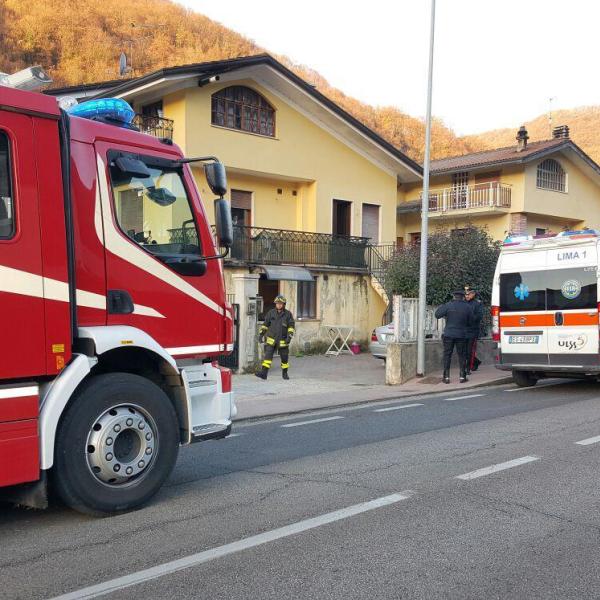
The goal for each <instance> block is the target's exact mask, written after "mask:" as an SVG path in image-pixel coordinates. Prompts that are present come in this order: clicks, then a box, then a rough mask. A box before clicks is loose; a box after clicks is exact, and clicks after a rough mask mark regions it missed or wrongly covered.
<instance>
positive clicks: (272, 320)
mask: <svg viewBox="0 0 600 600" xmlns="http://www.w3.org/2000/svg"><path fill="white" fill-rule="evenodd" d="M286 302H287V300H286V299H285V297H284V296H277V297H276V298H275V308H272V309H271V310H270V311H269V312H268V313H267V314H266V315H265V322H264V323H263V325H262V326H261V328H260V332H259V335H258V341H259V342H260V343H261V344H262V343H263V341H264V342H265V355H264V360H263V362H262V368H261V370H260V371H258V373H256V376H257V377H260V378H261V379H266V378H267V375H268V374H269V369H270V368H271V363H272V361H273V354H275V350H276V349H278V350H279V356H280V358H281V376H282V377H283V378H284V379H289V378H290V377H289V375H288V368H289V363H288V360H289V355H290V342H291V341H292V336H293V335H294V331H295V330H294V317H293V316H292V313H291V312H290V311H289V310H287V309H286V308H285V305H286ZM265 336H266V340H265Z"/></svg>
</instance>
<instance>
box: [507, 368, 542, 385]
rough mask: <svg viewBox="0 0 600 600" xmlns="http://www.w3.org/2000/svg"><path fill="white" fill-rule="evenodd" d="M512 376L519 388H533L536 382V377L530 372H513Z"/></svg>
mask: <svg viewBox="0 0 600 600" xmlns="http://www.w3.org/2000/svg"><path fill="white" fill-rule="evenodd" d="M512 376H513V380H514V382H515V383H516V384H517V385H518V386H519V387H533V386H534V385H535V384H536V383H537V382H538V377H536V375H535V374H534V373H531V372H530V371H513V372H512Z"/></svg>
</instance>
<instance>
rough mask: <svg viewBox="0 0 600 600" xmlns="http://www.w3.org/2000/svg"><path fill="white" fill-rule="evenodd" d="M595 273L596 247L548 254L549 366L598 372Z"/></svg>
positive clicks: (557, 249) (551, 251)
mask: <svg viewBox="0 0 600 600" xmlns="http://www.w3.org/2000/svg"><path fill="white" fill-rule="evenodd" d="M597 271H598V252H597V246H596V244H595V243H594V244H586V245H585V246H583V245H580V246H569V247H564V248H556V249H552V250H549V251H548V263H547V271H546V308H547V311H548V313H549V317H550V322H549V323H548V325H549V327H548V363H549V364H550V365H551V366H558V367H575V368H578V369H584V370H585V369H586V368H587V367H589V368H591V369H592V370H596V369H598V368H600V360H599V355H598V349H599V347H598V292H597V286H598V284H597V277H598V272H597Z"/></svg>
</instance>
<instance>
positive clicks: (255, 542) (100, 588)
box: [52, 492, 412, 600]
mask: <svg viewBox="0 0 600 600" xmlns="http://www.w3.org/2000/svg"><path fill="white" fill-rule="evenodd" d="M411 495H412V492H402V493H399V494H390V495H389V496H382V497H381V498H376V499H375V500H369V501H368V502H361V503H360V504H354V505H353V506H348V507H347V508H342V509H340V510H335V511H333V512H330V513H325V514H324V515H320V516H318V517H313V518H312V519H305V520H303V521H298V522H297V523H292V524H291V525H285V526H284V527H279V528H278V529H272V530H271V531H266V532H265V533H259V534H258V535H253V536H250V537H247V538H244V539H242V540H238V541H236V542H232V543H230V544H225V545H223V546H217V547H216V548H211V549H210V550H205V551H204V552H198V553H196V554H191V555H190V556H186V557H184V558H180V559H178V560H173V561H171V562H167V563H163V564H161V565H156V566H155V567H150V568H149V569H143V570H142V571H136V572H135V573H131V574H130V575H124V576H123V577H117V578H116V579H111V580H109V581H105V582H103V583H99V584H97V585H91V586H89V587H85V588H82V589H79V590H76V591H74V592H70V593H68V594H63V595H62V596H57V597H55V598H53V599H52V600H76V599H77V600H80V599H85V598H98V597H99V596H104V595H106V594H111V593H113V592H116V591H118V590H123V589H125V588H129V587H131V586H134V585H139V584H140V583H144V582H146V581H151V580H153V579H158V578H159V577H164V576H165V575H170V574H172V573H177V572H178V571H182V570H184V569H189V568H191V567H197V566H198V565H201V564H204V563H206V562H209V561H211V560H215V559H217V558H222V557H223V556H228V555H230V554H235V553H236V552H242V551H243V550H247V549H248V548H255V547H256V546H260V545H262V544H266V543H268V542H274V541H275V540H280V539H282V538H286V537H289V536H291V535H296V534H298V533H302V532H304V531H308V530H310V529H315V528H317V527H322V526H323V525H328V524H329V523H335V522H336V521H341V520H343V519H348V518H350V517H354V516H356V515H360V514H361V513H365V512H368V511H371V510H375V509H377V508H382V507H384V506H390V505H391V504H396V503H398V502H401V501H402V500H407V499H408V498H410V496H411Z"/></svg>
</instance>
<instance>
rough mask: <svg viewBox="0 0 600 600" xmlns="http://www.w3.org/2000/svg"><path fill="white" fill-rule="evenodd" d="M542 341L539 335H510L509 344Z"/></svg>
mask: <svg viewBox="0 0 600 600" xmlns="http://www.w3.org/2000/svg"><path fill="white" fill-rule="evenodd" d="M539 341H540V336H539V335H509V336H508V343H509V344H537V343H538V342H539Z"/></svg>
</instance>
